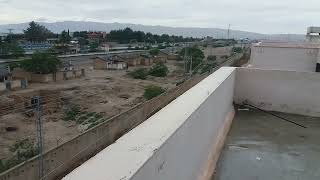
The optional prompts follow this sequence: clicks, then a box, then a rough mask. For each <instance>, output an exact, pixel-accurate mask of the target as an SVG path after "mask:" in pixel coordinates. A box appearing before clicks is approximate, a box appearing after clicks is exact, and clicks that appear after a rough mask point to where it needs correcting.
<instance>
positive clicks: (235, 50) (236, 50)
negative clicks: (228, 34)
mask: <svg viewBox="0 0 320 180" xmlns="http://www.w3.org/2000/svg"><path fill="white" fill-rule="evenodd" d="M232 52H235V53H242V48H241V47H233V48H232Z"/></svg>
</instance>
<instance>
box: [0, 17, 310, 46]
mask: <svg viewBox="0 0 320 180" xmlns="http://www.w3.org/2000/svg"><path fill="white" fill-rule="evenodd" d="M38 23H39V24H41V25H43V26H45V27H47V28H48V29H49V30H50V31H52V32H54V33H60V32H61V31H63V30H68V29H69V30H70V32H74V31H85V30H87V31H106V32H109V31H111V30H116V29H124V28H126V27H130V28H131V29H133V30H140V31H144V32H146V33H147V32H151V33H153V34H169V35H179V36H180V35H181V36H184V37H206V36H212V37H215V38H227V36H228V30H227V29H220V28H196V27H168V26H149V25H141V24H129V23H101V22H90V21H62V22H53V23H46V22H38ZM27 27H28V23H19V24H4V25H0V32H1V33H6V32H8V29H13V32H14V33H21V32H23V30H24V29H26V28H27ZM230 38H236V39H241V38H249V39H265V40H273V41H304V40H305V35H302V34H261V33H255V32H247V31H240V30H230Z"/></svg>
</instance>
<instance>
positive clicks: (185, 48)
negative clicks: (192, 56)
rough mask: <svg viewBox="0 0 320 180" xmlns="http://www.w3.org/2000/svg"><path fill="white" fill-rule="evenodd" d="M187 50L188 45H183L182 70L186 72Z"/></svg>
mask: <svg viewBox="0 0 320 180" xmlns="http://www.w3.org/2000/svg"><path fill="white" fill-rule="evenodd" d="M187 51H188V47H187V44H186V46H185V47H184V57H183V59H184V71H185V72H187Z"/></svg>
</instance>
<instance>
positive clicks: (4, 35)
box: [0, 33, 7, 41]
mask: <svg viewBox="0 0 320 180" xmlns="http://www.w3.org/2000/svg"><path fill="white" fill-rule="evenodd" d="M6 38H7V34H6V33H0V41H3V40H5V39H6Z"/></svg>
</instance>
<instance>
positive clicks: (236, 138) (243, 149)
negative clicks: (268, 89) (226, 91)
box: [212, 109, 320, 180]
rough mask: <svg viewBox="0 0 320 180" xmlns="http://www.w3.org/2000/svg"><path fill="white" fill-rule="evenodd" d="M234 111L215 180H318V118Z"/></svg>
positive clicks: (319, 155) (319, 167) (319, 120)
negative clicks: (234, 114)
mask: <svg viewBox="0 0 320 180" xmlns="http://www.w3.org/2000/svg"><path fill="white" fill-rule="evenodd" d="M276 114H277V115H280V116H281V117H284V118H287V119H290V120H293V121H295V122H297V123H300V124H303V125H304V126H307V128H306V129H304V128H301V127H299V126H296V125H294V124H291V123H289V122H286V121H283V120H281V119H279V118H277V117H274V116H272V115H269V114H266V113H264V112H261V111H259V110H254V109H250V110H249V111H237V113H236V117H235V119H234V121H233V124H232V127H231V130H230V132H229V134H228V137H227V140H226V142H225V146H224V149H223V151H222V153H221V156H220V159H219V162H218V164H217V168H216V171H215V175H214V177H213V178H212V179H214V180H271V179H272V180H319V179H320V118H312V117H305V116H299V115H293V114H284V113H276Z"/></svg>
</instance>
